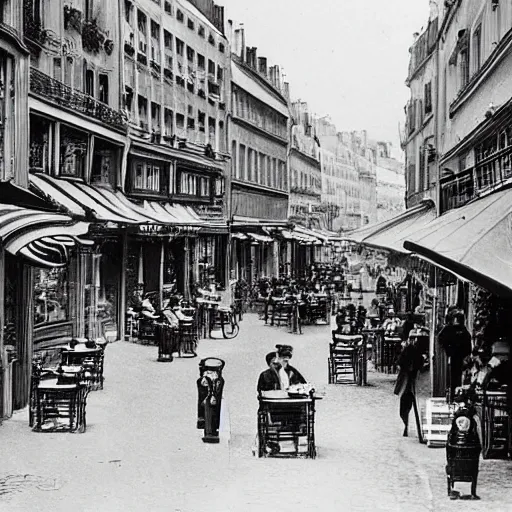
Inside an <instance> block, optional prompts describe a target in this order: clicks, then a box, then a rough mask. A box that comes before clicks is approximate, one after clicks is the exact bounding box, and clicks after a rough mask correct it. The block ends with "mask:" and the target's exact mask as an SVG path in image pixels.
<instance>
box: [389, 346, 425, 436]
mask: <svg viewBox="0 0 512 512" xmlns="http://www.w3.org/2000/svg"><path fill="white" fill-rule="evenodd" d="M397 364H398V366H399V367H400V371H399V372H398V375H397V378H396V384H395V390H394V393H395V395H398V396H400V418H402V421H403V422H404V433H403V435H404V437H407V435H408V432H407V429H408V426H409V413H410V412H411V408H412V406H413V403H414V400H415V399H416V378H417V377H418V372H419V371H420V370H421V368H422V367H423V355H422V353H421V350H420V348H419V347H418V345H417V342H416V338H412V339H409V340H407V341H406V342H405V343H404V345H403V348H402V352H401V353H400V355H399V356H398V359H397Z"/></svg>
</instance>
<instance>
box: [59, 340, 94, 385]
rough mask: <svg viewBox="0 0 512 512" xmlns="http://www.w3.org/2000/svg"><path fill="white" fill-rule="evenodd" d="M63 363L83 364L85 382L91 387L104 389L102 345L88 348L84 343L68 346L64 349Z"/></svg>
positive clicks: (62, 353) (69, 364) (70, 364)
mask: <svg viewBox="0 0 512 512" xmlns="http://www.w3.org/2000/svg"><path fill="white" fill-rule="evenodd" d="M61 356H62V364H63V365H66V366H82V367H83V369H84V382H85V384H87V386H88V387H89V389H91V390H97V389H103V358H104V349H103V348H102V347H95V348H88V347H86V346H85V344H83V343H79V344H78V345H75V347H70V346H66V347H64V348H63V349H62V352H61Z"/></svg>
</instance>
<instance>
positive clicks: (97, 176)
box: [91, 137, 119, 185]
mask: <svg viewBox="0 0 512 512" xmlns="http://www.w3.org/2000/svg"><path fill="white" fill-rule="evenodd" d="M118 157H119V148H118V147H117V146H115V145H114V144H110V143H109V142H107V141H105V140H103V139H99V138H97V137H96V138H95V139H94V156H93V160H92V170H91V183H101V184H104V185H115V183H116V172H117V162H118Z"/></svg>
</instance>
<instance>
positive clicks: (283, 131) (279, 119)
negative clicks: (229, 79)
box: [232, 86, 288, 138]
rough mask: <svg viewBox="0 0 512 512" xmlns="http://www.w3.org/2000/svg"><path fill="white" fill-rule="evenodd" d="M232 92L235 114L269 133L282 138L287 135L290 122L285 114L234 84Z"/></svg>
mask: <svg viewBox="0 0 512 512" xmlns="http://www.w3.org/2000/svg"><path fill="white" fill-rule="evenodd" d="M232 94H233V98H232V99H233V115H235V116H237V117H240V118H242V119H244V120H245V121H249V122H250V123H252V124H254V125H255V126H257V127H258V128H261V129H263V130H265V131H267V132H269V133H272V134H274V135H277V136H279V137H282V138H286V137H287V126H288V124H287V123H288V122H287V119H286V117H285V116H283V115H282V114H279V113H278V112H276V111H275V110H274V109H272V108H270V107H269V106H267V105H266V104H265V103H263V102H262V101H260V100H258V99H256V98H255V97H253V96H251V95H250V94H248V93H246V92H245V91H244V90H242V89H239V88H237V87H236V86H233V93H232Z"/></svg>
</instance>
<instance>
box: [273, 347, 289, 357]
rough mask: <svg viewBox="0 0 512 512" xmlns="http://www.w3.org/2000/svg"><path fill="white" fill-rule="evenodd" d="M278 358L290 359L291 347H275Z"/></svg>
mask: <svg viewBox="0 0 512 512" xmlns="http://www.w3.org/2000/svg"><path fill="white" fill-rule="evenodd" d="M276 348H277V355H278V356H288V357H292V355H293V347H292V346H291V345H276Z"/></svg>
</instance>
